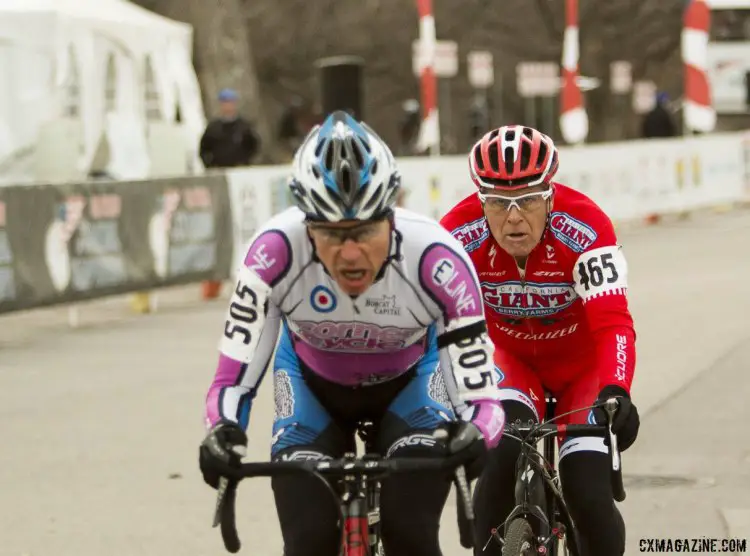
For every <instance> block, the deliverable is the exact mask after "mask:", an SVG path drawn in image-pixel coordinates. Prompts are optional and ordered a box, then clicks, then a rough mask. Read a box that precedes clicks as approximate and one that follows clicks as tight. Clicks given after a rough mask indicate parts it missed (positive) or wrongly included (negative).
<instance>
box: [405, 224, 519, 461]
mask: <svg viewBox="0 0 750 556" xmlns="http://www.w3.org/2000/svg"><path fill="white" fill-rule="evenodd" d="M445 239H446V241H445V242H437V243H433V244H431V245H429V246H428V247H427V249H425V251H424V253H423V255H422V258H421V260H420V263H419V280H420V284H421V286H422V288H423V290H424V291H425V292H426V293H427V294H428V295H429V296H430V297H431V298H432V300H433V301H434V302H435V303H436V304H437V305H438V307H439V308H440V309H441V318H440V319H438V321H437V333H438V339H437V343H438V348H439V350H440V367H441V371H442V372H443V375H444V378H445V383H446V386H447V389H448V394H449V396H450V398H451V402H452V403H453V405H454V407H455V408H456V411H457V412H458V413H459V414H460V415H461V417H462V418H463V419H464V420H467V421H471V422H473V423H474V424H475V425H476V426H477V427H478V428H479V430H480V431H481V432H482V434H483V436H484V440H485V442H486V443H487V445H488V446H489V447H492V446H495V445H497V443H498V442H499V440H500V436H501V434H502V429H503V425H504V422H505V417H504V413H503V410H502V405H501V402H500V401H499V399H498V394H497V393H498V390H497V384H496V375H495V373H494V364H493V352H494V346H493V345H492V342H490V341H489V338H488V336H487V324H486V322H485V318H484V307H483V305H482V297H481V294H480V287H479V280H478V279H477V275H476V272H475V270H474V268H473V266H472V264H471V261H470V259H469V258H468V256H467V254H466V253H465V252H464V251H463V250H462V249H461V245H460V244H459V243H458V242H457V241H456V240H454V239H453V238H451V237H450V236H449V235H448V234H446V235H445Z"/></svg>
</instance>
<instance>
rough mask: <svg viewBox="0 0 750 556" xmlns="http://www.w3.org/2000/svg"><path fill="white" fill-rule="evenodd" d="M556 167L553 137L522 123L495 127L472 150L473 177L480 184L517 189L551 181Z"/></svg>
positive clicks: (471, 166) (556, 154)
mask: <svg viewBox="0 0 750 556" xmlns="http://www.w3.org/2000/svg"><path fill="white" fill-rule="evenodd" d="M557 167H558V153H557V148H555V144H554V143H553V142H552V139H550V138H549V137H548V136H547V135H545V134H544V133H542V132H541V131H537V130H536V129H533V128H530V127H526V126H520V125H511V126H503V127H500V128H497V129H493V130H492V131H490V132H489V133H487V134H485V136H484V137H482V138H481V139H480V140H479V141H477V142H476V144H475V145H474V147H473V148H472V149H471V152H470V153H469V168H470V169H471V179H472V181H473V182H474V184H475V185H476V186H477V187H479V188H487V189H500V190H505V191H514V190H517V189H523V188H525V187H533V186H535V185H540V184H548V183H550V182H551V181H552V178H553V177H554V175H555V174H556V173H557Z"/></svg>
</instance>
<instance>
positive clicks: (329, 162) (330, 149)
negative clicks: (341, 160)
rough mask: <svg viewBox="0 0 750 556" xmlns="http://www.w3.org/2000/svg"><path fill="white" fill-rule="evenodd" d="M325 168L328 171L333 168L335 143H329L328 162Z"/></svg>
mask: <svg viewBox="0 0 750 556" xmlns="http://www.w3.org/2000/svg"><path fill="white" fill-rule="evenodd" d="M325 168H326V170H327V171H329V172H330V171H331V170H333V145H331V144H329V145H328V148H327V149H326V162H325Z"/></svg>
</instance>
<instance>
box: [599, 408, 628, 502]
mask: <svg viewBox="0 0 750 556" xmlns="http://www.w3.org/2000/svg"><path fill="white" fill-rule="evenodd" d="M619 405H620V404H619V402H618V401H617V398H609V399H608V400H607V401H606V402H604V411H605V412H606V413H607V428H608V429H609V442H610V450H609V451H610V454H611V455H612V476H611V477H612V494H613V496H614V499H615V500H616V501H617V502H622V501H624V500H625V497H626V493H625V486H624V485H623V482H622V466H621V463H622V460H621V459H620V449H619V447H618V446H617V435H616V434H614V433H613V432H612V422H613V421H614V418H615V413H616V412H617V408H618V407H619Z"/></svg>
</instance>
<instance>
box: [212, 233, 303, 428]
mask: <svg viewBox="0 0 750 556" xmlns="http://www.w3.org/2000/svg"><path fill="white" fill-rule="evenodd" d="M291 260H292V251H291V247H290V244H289V240H288V239H287V237H286V235H285V234H284V233H283V232H282V231H280V230H266V231H264V232H261V233H260V234H259V235H258V236H257V237H256V239H255V240H254V241H253V242H252V243H251V245H250V248H249V249H248V252H247V256H246V257H245V261H244V263H243V264H242V266H241V268H240V270H239V272H238V276H237V282H236V284H235V288H234V292H233V294H232V297H231V299H230V301H229V308H228V309H227V312H226V314H225V320H224V325H223V326H224V329H223V331H222V337H221V340H220V343H219V362H218V365H217V368H216V373H215V375H214V380H213V382H212V384H211V386H210V388H209V390H208V395H207V396H206V426H208V427H212V426H214V425H215V424H216V423H218V422H219V421H231V422H235V423H238V424H239V425H240V426H241V427H242V428H243V429H246V428H247V425H248V421H249V418H250V408H251V405H252V401H253V399H254V398H255V395H256V393H257V390H258V387H259V386H260V383H261V381H262V380H263V376H264V374H265V372H266V369H267V367H268V365H269V363H270V361H271V357H272V356H273V351H274V348H275V347H276V341H277V338H278V332H279V326H280V323H281V311H280V310H279V308H278V306H277V305H276V303H275V302H274V299H273V291H274V287H275V286H276V285H277V284H278V283H279V281H280V280H281V279H283V277H284V276H285V275H286V273H287V272H288V270H289V267H290V265H291Z"/></svg>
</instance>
